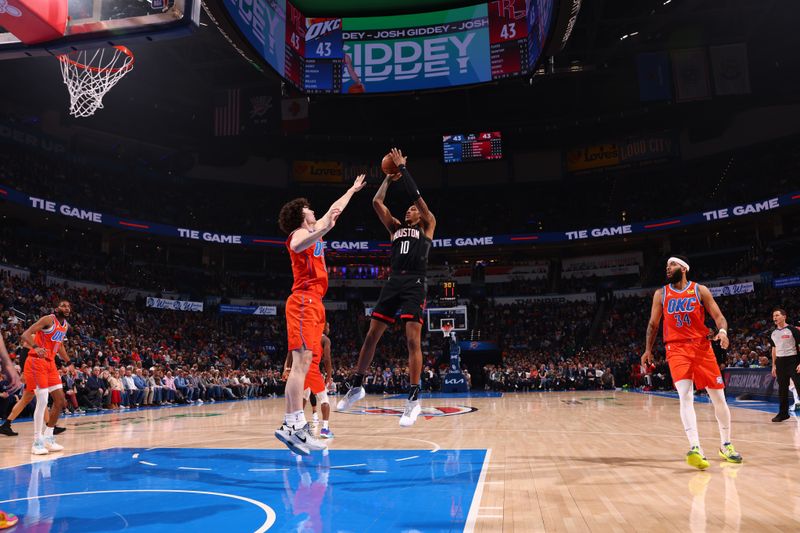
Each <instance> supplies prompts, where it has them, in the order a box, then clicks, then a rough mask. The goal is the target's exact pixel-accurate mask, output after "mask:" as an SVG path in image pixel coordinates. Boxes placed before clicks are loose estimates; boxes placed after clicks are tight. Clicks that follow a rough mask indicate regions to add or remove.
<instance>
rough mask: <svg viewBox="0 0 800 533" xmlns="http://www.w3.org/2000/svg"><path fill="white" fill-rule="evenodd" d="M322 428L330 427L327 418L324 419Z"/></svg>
mask: <svg viewBox="0 0 800 533" xmlns="http://www.w3.org/2000/svg"><path fill="white" fill-rule="evenodd" d="M322 429H328V421H327V420H323V421H322Z"/></svg>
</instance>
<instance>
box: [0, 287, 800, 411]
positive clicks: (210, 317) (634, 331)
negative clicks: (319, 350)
mask: <svg viewBox="0 0 800 533" xmlns="http://www.w3.org/2000/svg"><path fill="white" fill-rule="evenodd" d="M44 280H45V278H44V277H43V276H41V275H39V274H35V273H34V274H32V275H31V276H29V277H28V278H25V279H23V278H18V277H12V276H10V275H8V274H2V275H0V320H2V323H1V324H0V332H2V334H3V337H4V339H5V341H6V344H7V345H8V346H9V347H11V349H12V350H13V351H14V352H15V354H16V355H17V356H21V355H23V353H22V352H23V349H21V348H20V334H21V333H22V331H23V330H24V329H25V328H26V327H27V326H28V325H30V324H31V323H32V321H33V320H34V319H35V318H37V317H38V316H41V315H43V314H46V313H49V312H51V311H52V309H53V307H54V305H55V304H56V303H57V300H58V299H59V298H67V299H69V300H71V301H72V302H73V310H74V312H73V315H72V316H71V317H70V319H69V322H70V324H71V325H72V329H71V331H70V334H69V337H68V343H67V346H68V354H69V355H70V359H71V361H70V364H68V365H63V367H62V368H61V373H62V378H63V383H64V386H65V390H66V391H67V397H68V409H69V410H70V411H80V410H89V409H106V408H111V409H126V408H131V407H137V406H146V405H160V404H170V403H173V404H174V403H181V404H189V403H200V402H214V401H221V400H236V399H242V398H251V397H266V396H271V395H277V394H281V393H282V391H283V386H284V382H283V380H282V376H281V374H282V369H283V362H284V357H285V353H286V344H285V330H284V324H283V320H282V319H281V312H280V310H279V313H278V317H260V316H240V315H220V314H218V313H216V311H215V310H207V311H205V312H202V313H188V312H185V313H181V312H174V311H166V310H154V309H149V308H146V307H145V306H144V304H143V301H142V300H141V299H137V298H135V297H133V296H132V295H130V294H127V293H125V292H119V291H115V290H113V289H112V290H106V291H93V290H88V289H84V288H73V287H70V286H66V285H47V284H46V283H45V281H44ZM798 296H800V289H797V288H795V289H779V290H778V289H770V288H768V287H767V286H766V285H764V284H758V285H757V290H756V292H755V293H752V294H743V295H737V296H729V297H720V298H718V303H719V305H720V307H721V309H722V311H723V313H724V314H725V316H726V317H727V319H728V322H729V328H728V329H729V334H730V339H731V346H730V348H729V349H728V350H727V353H726V354H723V355H721V357H722V364H723V365H728V366H736V367H751V366H758V367H763V366H768V365H769V364H771V358H770V357H769V356H770V345H769V342H768V340H767V339H768V332H769V330H770V328H771V327H772V323H771V311H772V309H773V308H774V307H776V306H781V307H784V308H785V309H786V310H787V312H788V315H789V320H790V322H791V323H795V324H797V323H800V307H798V305H797V303H796V302H797V301H798ZM650 302H651V296H643V297H628V298H617V299H615V300H613V301H612V302H611V304H610V305H609V306H608V308H607V309H605V310H600V312H601V313H604V314H603V315H602V317H601V318H602V320H601V321H599V322H596V320H595V319H596V317H597V313H598V306H597V305H596V304H595V303H593V302H560V301H558V300H553V301H547V302H539V303H533V302H523V301H520V302H517V303H514V304H502V305H500V304H498V305H491V304H490V305H489V306H488V307H486V308H484V309H482V310H481V311H480V313H479V314H478V316H477V317H476V322H475V324H474V326H475V327H476V328H479V329H480V330H482V331H484V332H489V336H490V337H491V340H494V341H496V342H497V343H498V345H499V347H500V349H501V350H502V361H501V362H500V363H496V364H492V365H487V366H486V368H485V369H484V375H483V376H481V378H482V379H481V380H480V381H481V383H485V384H486V387H487V388H489V389H493V390H504V391H529V390H531V391H533V390H543V391H544V390H572V389H574V390H594V389H597V390H601V389H611V388H620V387H644V388H652V389H669V388H670V387H671V381H670V377H669V371H668V368H667V367H666V364H665V362H664V359H663V353H664V351H663V347H662V346H661V344H660V341H658V343H657V345H656V355H657V359H656V363H655V364H653V365H647V366H642V365H641V364H640V362H639V358H640V355H641V352H642V347H643V342H644V332H645V328H646V322H647V320H648V316H649V309H650ZM328 320H329V322H330V323H331V339H332V345H333V353H334V376H333V380H334V382H335V383H336V385H337V388H339V389H340V390H341V387H342V385H343V383H344V382H345V381H346V380H347V379H349V377H350V376H351V375H352V374H353V373H354V372H355V365H356V362H357V358H358V351H359V349H360V347H361V343H362V341H363V335H364V333H365V332H366V330H367V328H368V320H369V319H368V318H367V317H366V315H365V312H364V309H363V307H361V306H359V305H356V304H350V305H349V307H348V309H346V310H340V311H330V312H329V313H328ZM593 324H594V328H593ZM434 339H435V336H434V335H428V336H426V339H425V341H424V342H423V354H424V372H423V387H424V388H425V389H426V390H436V389H437V388H438V387H439V385H440V383H441V379H442V376H443V372H445V371H446V364H444V363H445V361H443V360H442V358H441V348H439V347H438V344H437V342H436V340H434ZM409 381H410V380H409V375H408V368H407V352H406V343H405V338H404V335H403V331H402V326H400V325H398V326H396V327H394V328H390V329H389V330H388V331H387V332H386V334H385V336H384V338H383V339H382V340H381V343H380V344H379V347H378V351H377V353H376V357H375V361H374V363H373V365H372V367H371V368H370V371H369V373H368V375H367V376H366V377H365V380H364V382H365V385H366V387H367V389H368V391H369V392H372V393H385V394H396V393H400V392H402V391H403V390H404V389H405V388H407V386H408V383H409ZM4 394H5V393H4V389H3V384H2V383H0V416H3V414H4V413H3V412H2V411H7V410H9V409H10V408H11V405H12V404H13V397H11V396H4Z"/></svg>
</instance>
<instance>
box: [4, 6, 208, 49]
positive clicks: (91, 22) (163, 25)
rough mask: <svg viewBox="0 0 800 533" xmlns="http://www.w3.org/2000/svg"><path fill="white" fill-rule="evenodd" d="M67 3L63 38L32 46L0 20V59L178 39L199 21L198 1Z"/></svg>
mask: <svg viewBox="0 0 800 533" xmlns="http://www.w3.org/2000/svg"><path fill="white" fill-rule="evenodd" d="M8 1H9V5H13V4H12V2H13V0H8ZM67 4H68V10H69V18H68V19H67V26H66V31H65V32H64V36H63V37H61V38H59V39H55V40H51V41H47V42H44V43H40V44H36V45H25V44H24V43H22V42H20V40H19V39H18V38H17V37H16V36H15V35H14V34H12V33H11V32H10V31H8V30H6V29H5V28H3V27H2V22H3V17H0V59H9V58H16V57H28V56H40V55H59V54H63V53H65V52H68V51H71V50H78V49H87V48H98V47H105V46H115V45H125V46H129V45H131V44H132V43H135V42H137V41H154V40H159V39H164V38H172V37H179V36H181V35H186V34H188V33H189V32H191V31H192V30H193V29H194V28H195V27H196V26H197V25H198V24H199V21H200V0H68V2H67ZM62 20H63V19H62Z"/></svg>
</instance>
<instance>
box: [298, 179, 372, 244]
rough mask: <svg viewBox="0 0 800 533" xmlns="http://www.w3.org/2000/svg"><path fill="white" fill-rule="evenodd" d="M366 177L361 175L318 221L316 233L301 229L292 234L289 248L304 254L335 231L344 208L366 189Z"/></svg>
mask: <svg viewBox="0 0 800 533" xmlns="http://www.w3.org/2000/svg"><path fill="white" fill-rule="evenodd" d="M365 177H366V176H365V175H364V174H361V175H359V176H358V177H357V178H356V181H355V182H354V183H353V186H352V187H350V188H349V189H347V192H346V193H344V194H343V195H342V196H341V198H339V199H338V200H336V201H335V202H333V204H331V207H330V208H329V209H328V212H327V213H325V215H324V216H323V217H322V218H321V219H319V220H318V221H317V225H316V228H315V229H314V231H308V230H307V229H305V228H300V229H298V230H297V231H295V232H294V233H293V234H292V242H291V243H290V244H289V246H291V248H292V251H294V252H302V251H303V250H305V249H307V248H310V247H311V246H313V244H314V243H315V242H317V241H318V240H320V239H321V238H322V237H324V236H325V234H327V233H328V232H329V231H330V230H332V229H333V227H334V226H335V225H336V220H337V219H338V218H339V215H341V214H342V211H344V208H345V207H347V204H348V203H349V202H350V198H352V197H353V195H354V194H355V193H357V192H358V191H360V190H361V189H363V188H364V185H365V184H366V181H365V180H364V178H365Z"/></svg>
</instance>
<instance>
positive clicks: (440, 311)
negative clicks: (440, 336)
mask: <svg viewBox="0 0 800 533" xmlns="http://www.w3.org/2000/svg"><path fill="white" fill-rule="evenodd" d="M425 316H427V317H428V331H438V332H441V331H442V325H444V324H450V325H452V326H453V331H467V329H469V324H468V322H467V307H466V306H465V305H459V306H456V307H430V308H428V309H426V310H425Z"/></svg>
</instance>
